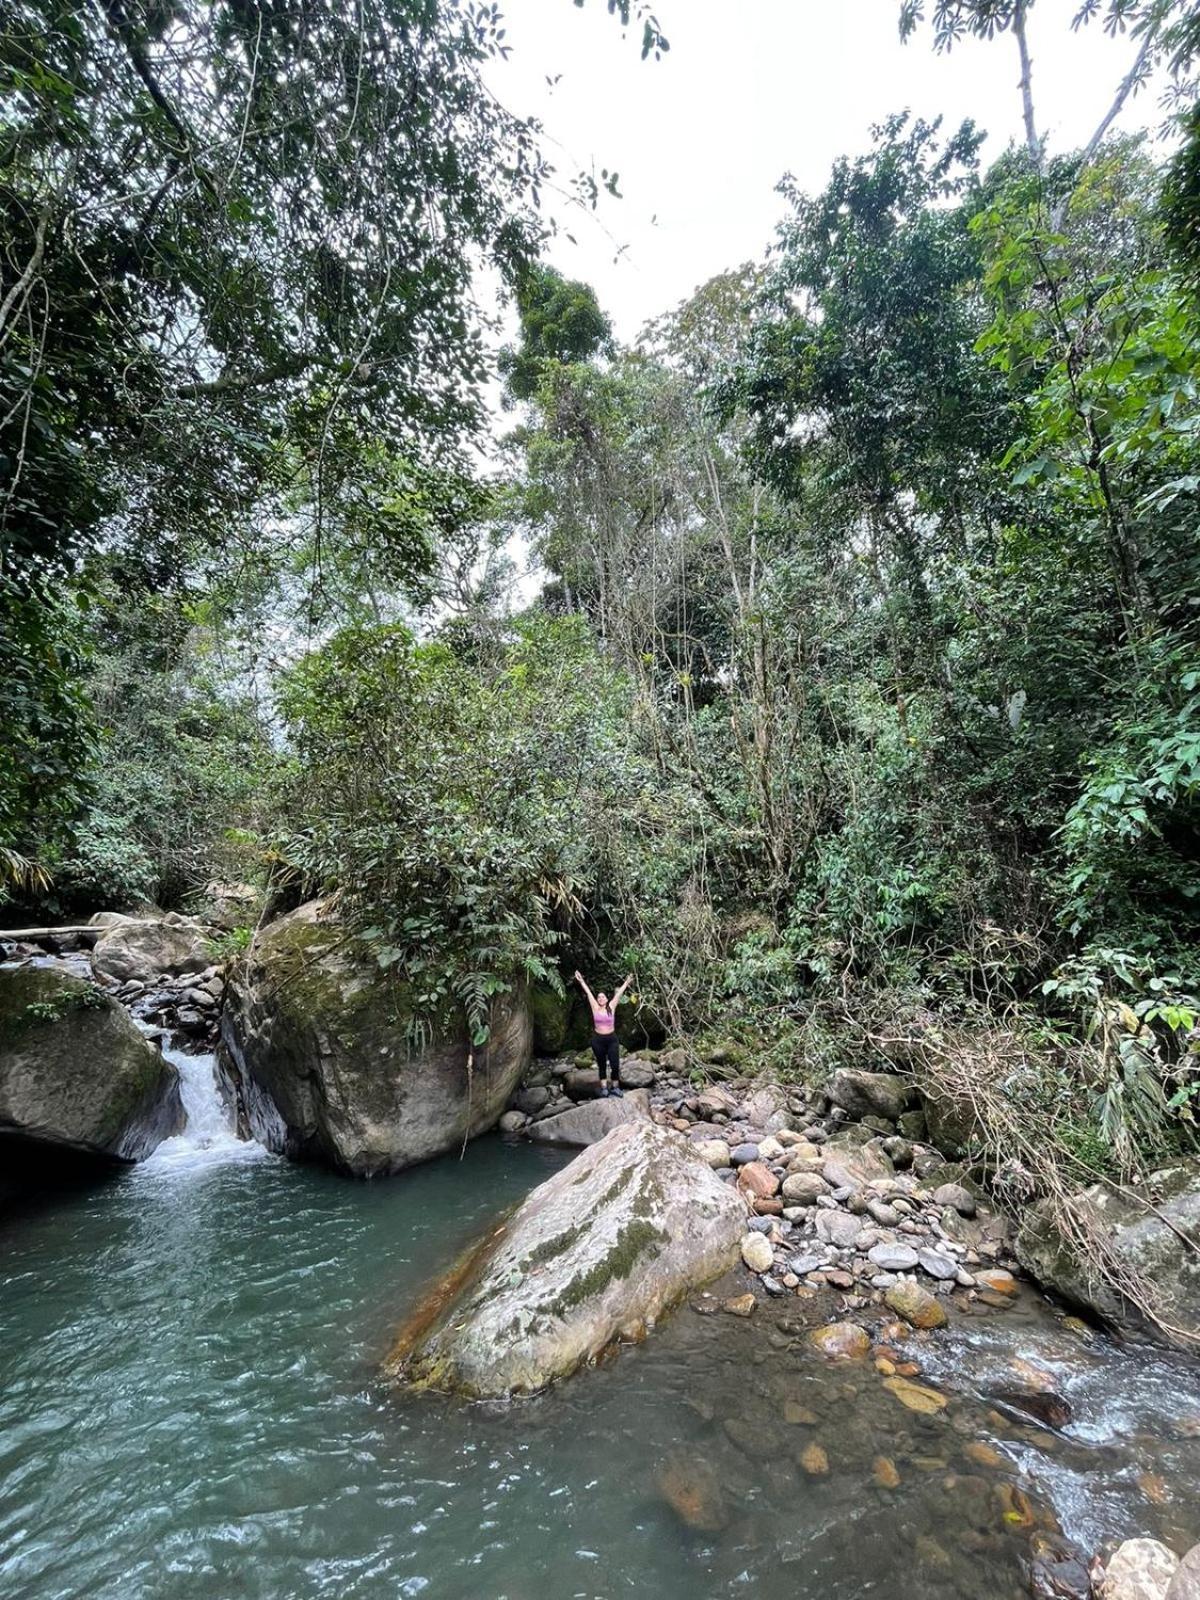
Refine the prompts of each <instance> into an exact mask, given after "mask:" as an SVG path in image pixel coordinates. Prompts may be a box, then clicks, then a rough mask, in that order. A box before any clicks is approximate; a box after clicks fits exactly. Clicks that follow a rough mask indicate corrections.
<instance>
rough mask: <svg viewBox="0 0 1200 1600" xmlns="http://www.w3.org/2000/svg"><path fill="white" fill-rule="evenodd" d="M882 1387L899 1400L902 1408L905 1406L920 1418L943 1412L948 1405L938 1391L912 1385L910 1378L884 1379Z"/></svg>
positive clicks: (944, 1397) (927, 1386) (926, 1385)
mask: <svg viewBox="0 0 1200 1600" xmlns="http://www.w3.org/2000/svg"><path fill="white" fill-rule="evenodd" d="M883 1387H884V1388H885V1389H886V1390H887V1392H888V1393H889V1394H890V1395H893V1396H894V1397H895V1398H896V1399H897V1400H899V1402H900V1404H901V1405H902V1406H907V1408H908V1410H909V1411H916V1412H918V1413H919V1414H920V1415H921V1416H926V1417H931V1416H933V1415H935V1414H936V1413H937V1412H939V1411H942V1410H944V1409H945V1407H946V1406H947V1404H948V1403H949V1402H948V1401H947V1399H946V1396H945V1395H944V1394H943V1393H942V1392H941V1390H940V1389H931V1388H930V1387H929V1385H928V1384H926V1383H914V1382H913V1381H912V1379H911V1378H902V1377H900V1376H899V1375H897V1376H895V1377H891V1378H884V1380H883Z"/></svg>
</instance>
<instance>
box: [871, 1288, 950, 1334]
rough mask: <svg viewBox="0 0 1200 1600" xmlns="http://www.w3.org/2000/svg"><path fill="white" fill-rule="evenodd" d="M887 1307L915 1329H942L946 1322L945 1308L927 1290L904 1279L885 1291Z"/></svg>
mask: <svg viewBox="0 0 1200 1600" xmlns="http://www.w3.org/2000/svg"><path fill="white" fill-rule="evenodd" d="M883 1298H884V1301H885V1303H886V1304H887V1306H888V1307H889V1308H890V1309H891V1310H892V1311H895V1312H896V1313H897V1314H898V1315H899V1316H902V1317H903V1318H904V1320H905V1321H906V1322H910V1323H911V1324H912V1325H913V1327H914V1328H940V1327H941V1326H942V1325H943V1323H944V1322H945V1321H946V1311H945V1308H944V1307H943V1306H941V1305H939V1304H938V1302H937V1301H936V1300H935V1299H934V1297H933V1296H932V1295H931V1294H930V1293H929V1291H928V1290H927V1289H922V1288H921V1286H920V1285H919V1284H916V1283H913V1282H912V1280H911V1279H909V1278H903V1279H901V1281H900V1282H899V1283H896V1284H893V1285H892V1287H891V1288H890V1289H888V1290H886V1291H885V1293H884V1296H883Z"/></svg>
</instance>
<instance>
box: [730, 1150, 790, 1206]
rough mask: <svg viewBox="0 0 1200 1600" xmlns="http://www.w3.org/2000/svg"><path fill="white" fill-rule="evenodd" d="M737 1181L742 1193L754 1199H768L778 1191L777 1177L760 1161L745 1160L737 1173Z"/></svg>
mask: <svg viewBox="0 0 1200 1600" xmlns="http://www.w3.org/2000/svg"><path fill="white" fill-rule="evenodd" d="M737 1182H738V1188H739V1189H741V1190H742V1192H743V1193H744V1194H749V1195H753V1196H754V1198H755V1199H759V1200H768V1199H770V1198H771V1197H772V1196H773V1195H777V1194H778V1193H779V1179H778V1178H777V1177H776V1176H775V1174H774V1173H773V1172H772V1171H771V1169H770V1167H768V1166H766V1165H764V1163H763V1162H761V1161H747V1163H746V1165H745V1166H744V1167H743V1168H742V1169H741V1171H740V1172H739V1173H738V1179H737ZM780 1209H781V1210H782V1209H783V1208H782V1206H781V1207H780Z"/></svg>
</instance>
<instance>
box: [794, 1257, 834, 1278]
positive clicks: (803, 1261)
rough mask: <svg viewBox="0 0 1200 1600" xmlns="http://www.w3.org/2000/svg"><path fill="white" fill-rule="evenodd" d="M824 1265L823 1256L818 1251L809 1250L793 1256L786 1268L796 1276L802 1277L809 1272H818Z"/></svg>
mask: <svg viewBox="0 0 1200 1600" xmlns="http://www.w3.org/2000/svg"><path fill="white" fill-rule="evenodd" d="M824 1265H825V1257H824V1256H823V1255H822V1254H820V1252H818V1251H815V1250H809V1251H805V1252H804V1253H803V1254H801V1255H796V1256H793V1257H792V1258H791V1260H790V1261H789V1262H788V1270H789V1271H790V1272H794V1273H795V1275H796V1276H797V1277H798V1278H803V1277H804V1276H805V1275H806V1274H807V1273H809V1272H818V1271H819V1270H820V1269H821V1268H822V1267H823V1266H824Z"/></svg>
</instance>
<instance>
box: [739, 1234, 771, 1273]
mask: <svg viewBox="0 0 1200 1600" xmlns="http://www.w3.org/2000/svg"><path fill="white" fill-rule="evenodd" d="M741 1250H742V1260H743V1261H744V1262H745V1264H746V1265H747V1266H748V1267H749V1268H750V1271H751V1272H770V1270H771V1268H772V1267H773V1266H774V1264H775V1252H774V1250H772V1248H771V1244H770V1241H769V1240H768V1239H766V1238H764V1236H763V1235H762V1234H761V1233H748V1234H746V1236H745V1237H744V1238H743V1240H742V1245H741Z"/></svg>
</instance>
